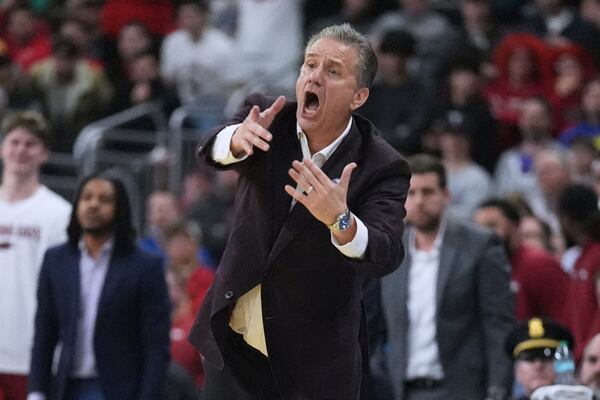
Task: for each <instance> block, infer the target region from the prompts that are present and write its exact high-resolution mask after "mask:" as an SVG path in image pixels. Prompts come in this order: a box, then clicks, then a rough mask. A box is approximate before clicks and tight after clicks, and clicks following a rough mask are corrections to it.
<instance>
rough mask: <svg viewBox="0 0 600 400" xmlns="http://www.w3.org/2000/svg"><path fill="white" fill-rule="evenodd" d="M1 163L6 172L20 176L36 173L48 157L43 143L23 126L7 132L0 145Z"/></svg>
mask: <svg viewBox="0 0 600 400" xmlns="http://www.w3.org/2000/svg"><path fill="white" fill-rule="evenodd" d="M1 154H2V164H3V168H4V170H5V171H6V173H10V174H14V175H17V176H20V177H23V178H25V177H28V176H31V175H33V174H36V173H37V172H38V171H39V169H40V165H42V164H43V163H44V162H46V160H47V159H48V149H46V146H44V143H43V142H42V141H41V140H40V139H39V138H38V137H37V136H35V135H33V134H32V133H30V132H29V131H28V130H27V129H25V128H20V127H18V128H15V129H13V130H11V131H10V132H8V134H7V135H6V137H5V138H4V141H3V142H2V147H1Z"/></svg>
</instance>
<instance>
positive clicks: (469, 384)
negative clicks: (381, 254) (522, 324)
mask: <svg viewBox="0 0 600 400" xmlns="http://www.w3.org/2000/svg"><path fill="white" fill-rule="evenodd" d="M409 165H410V168H411V172H412V177H411V181H410V190H409V192H408V197H407V200H406V210H407V221H408V222H409V223H410V227H409V228H408V229H407V231H406V234H405V235H404V244H405V246H406V248H407V254H406V258H405V259H404V262H403V263H402V265H401V266H400V268H399V269H397V270H396V271H394V272H393V273H392V274H390V275H388V276H386V277H385V278H383V279H382V282H381V293H382V296H381V302H382V308H383V315H384V319H385V326H386V333H387V354H386V358H387V368H388V372H389V377H390V380H391V383H392V386H393V388H394V393H395V396H394V398H395V399H396V400H400V399H402V400H442V399H444V400H470V399H477V400H481V399H484V398H487V399H503V398H504V397H505V396H506V395H507V394H508V393H509V389H510V381H511V376H512V371H511V363H510V360H509V358H508V357H507V356H506V354H504V351H503V349H504V347H503V346H504V340H505V338H506V337H507V336H508V333H509V332H510V330H511V329H512V326H513V318H514V301H513V295H512V293H511V291H510V267H509V264H508V262H507V259H506V255H505V252H504V248H503V247H502V244H501V243H500V240H499V239H498V238H497V237H496V236H494V235H493V234H492V233H490V232H487V231H484V230H482V229H480V228H479V227H476V226H475V225H470V224H468V223H466V222H461V221H459V220H455V219H451V218H450V217H446V216H445V213H444V211H445V210H446V207H447V205H448V200H449V194H448V191H447V188H446V175H445V170H444V167H443V165H442V164H441V162H440V161H439V160H438V159H436V158H435V157H432V156H428V155H416V156H413V157H412V158H411V159H410V160H409Z"/></svg>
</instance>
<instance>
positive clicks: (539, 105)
mask: <svg viewBox="0 0 600 400" xmlns="http://www.w3.org/2000/svg"><path fill="white" fill-rule="evenodd" d="M553 126H554V125H553V121H552V110H551V108H550V105H549V103H548V102H547V101H546V100H545V99H544V98H542V97H533V98H528V99H527V100H525V101H524V102H523V104H522V106H521V113H520V116H519V134H520V136H521V142H520V143H519V144H518V145H517V146H515V147H512V148H511V149H509V150H506V151H504V152H503V153H502V154H501V156H500V159H499V160H498V164H497V165H496V172H495V179H496V189H497V192H498V194H499V195H500V196H505V195H507V194H509V193H512V192H516V193H519V194H521V195H522V196H523V197H524V198H525V199H526V200H527V203H528V204H529V206H530V207H533V205H534V204H536V203H537V204H539V203H541V202H542V200H541V197H542V195H541V190H540V188H539V185H538V182H537V177H536V175H535V170H534V160H535V156H536V155H537V154H538V153H540V152H541V151H542V150H544V149H547V148H561V146H560V144H558V142H556V141H554V139H553V138H552V132H553Z"/></svg>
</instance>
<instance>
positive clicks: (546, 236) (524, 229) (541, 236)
mask: <svg viewBox="0 0 600 400" xmlns="http://www.w3.org/2000/svg"><path fill="white" fill-rule="evenodd" d="M517 234H518V235H519V238H520V239H521V242H522V243H523V244H524V245H527V246H531V247H534V248H537V249H541V250H543V251H546V252H548V253H550V254H552V255H554V256H557V255H558V254H557V253H556V248H555V246H554V244H553V242H554V241H555V240H554V235H555V234H554V233H552V229H551V228H550V225H548V224H547V223H546V222H544V221H542V220H541V219H540V218H538V217H536V216H535V215H533V214H524V215H522V216H521V222H520V223H519V231H518V233H517Z"/></svg>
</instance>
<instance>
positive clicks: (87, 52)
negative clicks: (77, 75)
mask: <svg viewBox="0 0 600 400" xmlns="http://www.w3.org/2000/svg"><path fill="white" fill-rule="evenodd" d="M58 37H60V38H63V39H65V40H68V41H70V42H71V43H73V44H74V45H75V46H77V49H78V50H79V54H80V55H81V58H83V59H85V60H86V61H87V62H89V63H90V64H91V65H92V66H93V67H95V68H98V69H104V63H103V60H102V56H103V54H102V50H103V49H102V48H97V47H95V43H94V42H93V37H92V33H91V32H90V29H89V28H88V26H87V24H86V23H85V22H84V21H82V20H80V19H78V18H75V17H67V18H65V19H63V20H62V21H61V22H60V26H59V27H58Z"/></svg>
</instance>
